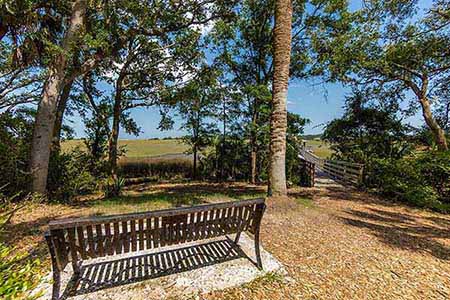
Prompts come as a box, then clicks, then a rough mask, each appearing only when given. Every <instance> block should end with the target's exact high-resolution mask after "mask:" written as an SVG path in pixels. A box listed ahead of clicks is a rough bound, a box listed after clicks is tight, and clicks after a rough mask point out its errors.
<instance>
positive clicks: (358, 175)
mask: <svg viewBox="0 0 450 300" xmlns="http://www.w3.org/2000/svg"><path fill="white" fill-rule="evenodd" d="M300 153H301V156H303V158H304V159H305V160H307V161H309V162H312V163H314V164H315V165H316V168H317V169H319V170H320V171H322V172H324V173H325V174H327V175H328V176H330V177H331V178H333V179H335V180H336V181H339V182H342V183H346V184H351V185H359V184H361V182H362V179H363V170H364V165H362V164H357V163H351V162H347V161H342V160H330V159H323V158H320V157H318V156H316V155H314V154H313V153H311V151H309V150H306V149H304V148H302V149H300Z"/></svg>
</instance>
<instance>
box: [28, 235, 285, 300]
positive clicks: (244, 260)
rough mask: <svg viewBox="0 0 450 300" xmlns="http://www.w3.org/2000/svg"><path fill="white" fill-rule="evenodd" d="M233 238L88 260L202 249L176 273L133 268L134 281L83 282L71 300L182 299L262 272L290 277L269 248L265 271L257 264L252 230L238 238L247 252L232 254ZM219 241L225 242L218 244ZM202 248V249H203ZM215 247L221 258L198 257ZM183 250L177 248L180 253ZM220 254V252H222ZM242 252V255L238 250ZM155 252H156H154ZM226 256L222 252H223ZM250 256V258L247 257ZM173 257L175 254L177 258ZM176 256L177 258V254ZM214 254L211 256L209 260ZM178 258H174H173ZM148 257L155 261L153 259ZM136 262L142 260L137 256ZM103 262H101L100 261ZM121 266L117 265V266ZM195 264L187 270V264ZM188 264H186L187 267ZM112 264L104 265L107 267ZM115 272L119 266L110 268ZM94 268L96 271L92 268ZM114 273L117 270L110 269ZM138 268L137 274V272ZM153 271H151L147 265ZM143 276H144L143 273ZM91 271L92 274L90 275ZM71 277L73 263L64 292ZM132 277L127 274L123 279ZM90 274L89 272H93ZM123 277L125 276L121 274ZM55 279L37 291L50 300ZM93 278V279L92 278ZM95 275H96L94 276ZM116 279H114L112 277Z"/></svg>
mask: <svg viewBox="0 0 450 300" xmlns="http://www.w3.org/2000/svg"><path fill="white" fill-rule="evenodd" d="M230 239H231V241H232V240H233V239H234V236H230ZM229 241H230V240H228V241H227V240H226V238H225V237H221V238H215V239H210V240H204V241H198V242H192V243H186V244H181V245H175V246H169V247H164V248H158V249H152V250H147V251H140V252H137V253H136V252H135V253H131V254H130V253H128V254H126V255H115V256H109V257H106V258H101V259H95V260H89V261H87V262H84V264H83V266H85V265H86V266H88V265H91V264H99V263H101V262H110V261H116V260H117V261H125V260H126V258H131V257H159V256H155V253H161V252H165V253H167V252H166V251H168V252H169V253H173V252H174V251H172V252H171V251H170V250H174V249H177V250H178V249H181V248H183V249H197V252H195V250H194V251H191V252H190V253H191V254H192V253H194V255H190V256H189V255H188V256H189V257H188V258H187V259H185V260H182V261H183V262H182V263H180V264H178V265H177V266H178V267H179V268H178V270H177V273H174V274H170V275H167V274H160V273H159V274H158V273H156V275H154V276H150V277H152V278H151V279H146V278H149V277H143V276H142V274H145V272H146V271H145V269H141V271H139V270H138V269H135V270H136V271H129V273H128V272H127V274H129V275H130V277H131V278H133V283H127V284H125V283H123V281H121V282H119V283H117V284H116V285H115V286H112V287H110V286H109V287H108V286H106V287H105V286H103V287H102V288H101V289H97V290H94V291H90V292H85V291H80V287H82V286H83V281H82V282H81V284H80V286H79V288H78V289H77V293H76V294H75V295H72V296H70V297H68V299H73V300H84V299H86V300H103V299H111V300H112V299H114V300H125V299H127V300H128V299H133V300H139V299H146V300H148V299H155V300H156V299H158V300H162V299H167V298H169V297H172V298H173V297H174V298H177V299H188V298H193V297H195V296H196V295H199V294H202V293H207V292H211V291H215V290H222V289H226V288H230V287H236V286H240V285H242V284H245V283H248V282H251V281H253V280H254V279H256V278H258V277H260V276H263V275H264V274H266V273H269V272H276V273H279V274H281V275H285V274H286V271H285V270H284V268H283V265H282V264H281V263H280V262H279V261H278V260H276V259H275V258H274V257H273V256H272V255H271V254H270V253H269V252H267V251H265V250H264V249H263V248H262V247H261V258H262V263H263V269H264V270H262V271H260V270H258V269H257V268H256V266H255V264H254V263H253V262H254V261H256V258H255V249H254V241H253V239H252V238H251V237H249V236H248V235H247V234H245V233H242V235H241V239H240V241H239V246H240V248H241V249H242V252H240V251H239V250H237V251H236V250H230V252H227V251H226V250H227V249H226V247H225V246H224V245H231V244H230V242H229ZM205 244H206V245H213V247H209V248H204V247H205V246H202V245H205ZM217 245H219V246H221V247H218V246H217ZM198 249H200V250H198ZM202 249H207V250H206V252H203V250H202ZM211 250H213V251H214V250H219V251H218V252H217V256H220V257H221V260H219V262H218V261H217V260H215V259H214V260H211V259H210V257H212V256H202V255H198V253H199V252H200V253H211V252H212V251H211ZM175 252H176V253H178V252H177V251H175ZM219 252H220V253H219ZM239 252H240V254H238V253H239ZM181 253H187V254H189V250H187V251H184V252H183V251H181ZM152 254H153V255H152ZM221 254H223V255H221ZM245 255H246V256H247V257H245ZM172 257H173V256H172ZM175 257H176V256H175ZM208 257H209V258H208ZM145 259H146V258H142V260H141V261H142V262H144V261H146V260H145ZM173 260H175V259H173ZM148 261H150V262H151V261H152V260H151V259H150V258H148ZM135 262H136V265H137V264H138V262H139V260H136V261H135ZM167 262H168V264H170V262H169V259H167ZM99 265H100V264H99ZM116 265H117V264H116ZM189 265H190V266H191V268H188V266H189ZM185 267H186V268H185ZM106 268H107V267H105V269H106ZM110 268H111V270H112V269H113V268H114V265H113V267H110ZM97 270H98V274H96V275H94V279H96V280H99V282H105V280H102V278H107V277H108V275H107V273H108V271H105V270H102V268H101V267H99V268H97ZM93 272H94V271H93ZM111 272H112V271H111ZM133 272H134V273H133ZM148 272H149V273H151V272H152V271H151V270H150V269H148ZM139 274H141V276H139ZM91 275H92V274H91ZM71 276H72V267H71V265H70V263H69V265H68V266H67V267H66V269H65V270H64V272H63V273H62V274H61V279H62V285H61V293H63V292H64V290H65V288H66V284H67V282H68V281H69V280H70V278H71ZM126 276H127V275H126V274H125V275H124V277H126ZM83 277H86V274H85V272H84V273H83ZM88 277H89V275H88ZM119 277H122V276H119ZM51 278H52V274H51V273H50V274H49V275H48V276H46V278H45V279H44V280H43V282H42V283H41V284H40V285H39V286H38V288H37V289H36V290H35V291H34V293H37V292H38V291H43V293H44V294H43V296H41V297H40V298H38V299H40V300H44V299H50V298H51V292H52V286H51V284H50V282H51ZM89 278H91V277H89ZM91 279H92V278H91ZM110 282H112V281H110Z"/></svg>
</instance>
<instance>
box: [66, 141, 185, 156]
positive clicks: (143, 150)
mask: <svg viewBox="0 0 450 300" xmlns="http://www.w3.org/2000/svg"><path fill="white" fill-rule="evenodd" d="M77 146H80V147H84V143H83V140H69V141H65V142H63V143H62V149H63V151H68V150H70V149H73V148H75V147H77ZM119 147H124V148H125V150H126V153H125V156H126V157H149V156H158V155H165V154H179V153H183V152H185V151H186V150H187V149H188V147H187V146H186V145H185V144H183V143H182V142H181V140H179V139H171V140H120V141H119Z"/></svg>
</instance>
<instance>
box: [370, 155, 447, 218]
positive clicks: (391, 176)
mask: <svg viewBox="0 0 450 300" xmlns="http://www.w3.org/2000/svg"><path fill="white" fill-rule="evenodd" d="M366 168H367V169H368V170H366V172H367V173H368V176H367V179H366V183H365V184H366V186H368V187H370V188H373V189H375V190H376V191H378V192H380V193H381V194H383V195H385V196H388V197H392V198H394V199H397V200H401V201H405V202H408V203H410V204H413V205H416V206H420V207H427V208H431V209H435V210H438V211H441V212H450V152H449V151H447V152H430V153H423V154H420V155H418V156H417V157H406V158H403V159H397V160H395V159H376V160H374V161H373V162H372V164H370V165H369V166H367V167H366Z"/></svg>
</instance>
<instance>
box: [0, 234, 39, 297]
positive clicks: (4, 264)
mask: <svg viewBox="0 0 450 300" xmlns="http://www.w3.org/2000/svg"><path fill="white" fill-rule="evenodd" d="M40 269H41V264H40V261H39V259H31V258H29V257H28V254H27V253H24V252H17V251H16V250H15V249H14V248H11V247H9V246H6V245H5V244H3V243H1V242H0V298H1V299H5V300H9V299H11V300H12V299H31V297H25V296H24V295H25V294H26V292H27V291H29V290H31V289H33V288H34V287H36V286H37V284H38V283H39V279H40V278H41V274H40Z"/></svg>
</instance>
